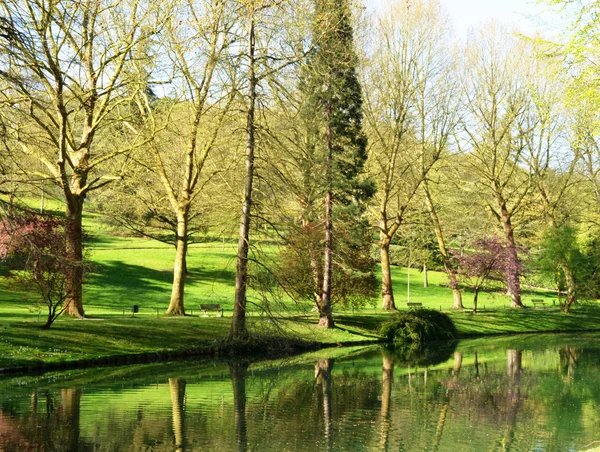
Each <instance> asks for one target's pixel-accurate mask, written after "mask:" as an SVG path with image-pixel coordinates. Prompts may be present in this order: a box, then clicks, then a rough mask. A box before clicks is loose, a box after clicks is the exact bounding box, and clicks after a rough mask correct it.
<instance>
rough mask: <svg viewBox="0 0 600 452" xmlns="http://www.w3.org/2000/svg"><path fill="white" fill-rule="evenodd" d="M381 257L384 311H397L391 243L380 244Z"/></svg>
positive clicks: (382, 242)
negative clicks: (391, 264) (393, 284)
mask: <svg viewBox="0 0 600 452" xmlns="http://www.w3.org/2000/svg"><path fill="white" fill-rule="evenodd" d="M379 255H380V257H381V296H382V299H383V303H382V306H381V307H382V309H385V310H386V311H396V310H397V309H396V304H395V303H394V289H393V287H392V270H391V268H390V267H391V266H390V241H389V240H381V241H380V242H379Z"/></svg>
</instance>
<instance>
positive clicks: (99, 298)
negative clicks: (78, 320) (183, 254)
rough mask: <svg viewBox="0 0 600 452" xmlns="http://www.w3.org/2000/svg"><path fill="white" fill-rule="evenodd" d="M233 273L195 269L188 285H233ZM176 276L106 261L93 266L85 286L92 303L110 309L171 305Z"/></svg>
mask: <svg viewBox="0 0 600 452" xmlns="http://www.w3.org/2000/svg"><path fill="white" fill-rule="evenodd" d="M234 276H235V275H234V273H233V271H231V270H226V269H214V270H213V269H196V270H192V271H190V272H189V273H188V275H187V277H186V285H198V284H200V283H204V282H206V283H208V284H214V283H233V280H234ZM172 279H173V272H172V271H171V270H155V269H152V268H149V267H144V266H141V265H132V264H128V263H125V262H122V261H106V262H102V263H97V264H95V265H94V267H93V269H92V271H91V272H90V274H89V276H88V279H87V282H86V286H87V289H88V290H89V293H91V298H90V300H89V303H91V304H94V305H101V306H102V307H105V308H109V309H111V308H112V309H115V308H116V309H121V308H123V306H124V305H127V306H128V305H129V304H131V303H135V304H139V305H141V306H149V305H151V306H150V307H158V306H155V304H154V303H155V301H156V300H157V299H160V300H161V303H162V304H161V307H164V306H163V305H164V300H165V299H166V300H167V301H168V297H169V294H170V290H171V283H172Z"/></svg>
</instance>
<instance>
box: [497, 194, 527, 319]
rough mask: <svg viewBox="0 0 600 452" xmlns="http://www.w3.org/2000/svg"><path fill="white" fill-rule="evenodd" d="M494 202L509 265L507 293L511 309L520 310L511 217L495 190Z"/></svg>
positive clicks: (518, 281)
mask: <svg viewBox="0 0 600 452" xmlns="http://www.w3.org/2000/svg"><path fill="white" fill-rule="evenodd" d="M496 200H497V202H498V207H499V208H500V214H501V216H500V219H501V221H502V227H503V229H504V237H505V239H506V242H507V244H508V256H509V259H510V261H511V262H512V264H511V265H509V266H508V269H507V270H506V282H507V285H508V291H509V293H510V297H511V302H510V307H511V308H522V307H523V303H522V302H521V275H520V273H519V269H520V266H519V256H518V255H517V244H516V242H515V236H514V232H513V227H512V220H511V215H510V213H509V212H508V209H507V207H506V202H505V201H504V198H502V196H501V194H500V192H499V190H496Z"/></svg>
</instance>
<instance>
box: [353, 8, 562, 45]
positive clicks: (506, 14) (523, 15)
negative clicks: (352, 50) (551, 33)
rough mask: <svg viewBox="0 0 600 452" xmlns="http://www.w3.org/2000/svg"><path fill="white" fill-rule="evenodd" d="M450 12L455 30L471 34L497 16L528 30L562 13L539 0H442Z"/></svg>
mask: <svg viewBox="0 0 600 452" xmlns="http://www.w3.org/2000/svg"><path fill="white" fill-rule="evenodd" d="M439 1H440V3H441V4H442V5H443V6H444V8H446V10H447V11H448V13H449V14H450V18H451V20H452V23H453V25H454V30H455V31H456V33H457V35H458V36H460V37H463V38H464V37H465V36H467V33H468V31H469V29H470V28H474V27H475V28H476V27H477V26H478V25H479V24H481V23H482V22H485V21H488V20H490V19H495V20H497V21H498V22H500V23H502V24H505V25H507V26H509V28H512V26H513V25H514V26H517V27H518V28H519V29H520V31H522V32H524V33H525V34H534V33H535V31H536V30H538V29H540V30H543V29H545V28H547V27H545V26H543V24H542V22H543V21H546V22H554V21H555V20H556V19H557V18H558V16H554V15H550V14H549V13H544V11H545V10H546V9H547V8H546V7H544V6H541V5H538V4H537V2H536V0H439ZM365 3H366V4H367V8H368V9H371V8H374V9H377V8H380V7H381V5H384V4H385V3H386V0H365Z"/></svg>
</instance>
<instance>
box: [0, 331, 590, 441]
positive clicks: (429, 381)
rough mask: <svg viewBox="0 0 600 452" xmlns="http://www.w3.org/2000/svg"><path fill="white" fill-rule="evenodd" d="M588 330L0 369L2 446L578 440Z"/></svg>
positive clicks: (585, 427)
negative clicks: (268, 357) (283, 355)
mask: <svg viewBox="0 0 600 452" xmlns="http://www.w3.org/2000/svg"><path fill="white" fill-rule="evenodd" d="M599 403H600V335H598V334H586V335H578V336H575V335H572V336H564V335H558V336H521V337H505V338H500V339H478V340H470V341H462V342H459V343H458V344H452V345H446V346H435V347H433V348H431V349H429V350H426V351H425V352H424V353H422V354H415V353H412V352H409V351H397V350H396V351H395V350H389V349H385V348H381V347H370V348H354V349H347V348H340V349H333V350H326V351H321V352H318V353H312V354H307V355H301V356H297V357H294V358H290V359H287V360H283V361H281V360H280V361H276V362H273V361H270V362H264V361H263V362H256V363H251V364H249V363H248V362H244V361H235V362H226V361H195V362H179V363H170V364H150V365H140V366H131V367H113V368H104V369H95V370H86V371H83V370H78V371H71V372H63V373H49V374H45V375H43V376H40V377H27V376H25V377H18V378H16V377H11V378H5V379H3V380H0V450H2V451H13V450H14V451H28V450H42V451H60V450H64V451H77V450H81V451H87V450H93V451H121V450H123V451H130V450H135V451H142V450H143V451H163V450H164V451H173V450H188V451H192V450H208V451H235V450H240V451H246V450H256V451H271V450H272V451H283V450H290V451H296V450H302V451H303V450H308V451H320V450H348V451H361V450H365V451H371V450H373V451H375V450H419V451H420V450H428V451H452V452H457V451H483V450H498V451H500V450H514V451H517V450H523V451H546V450H547V451H580V450H594V449H596V450H599V449H597V448H599V447H600V410H599V408H600V406H599Z"/></svg>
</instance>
